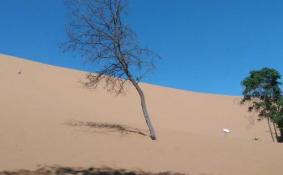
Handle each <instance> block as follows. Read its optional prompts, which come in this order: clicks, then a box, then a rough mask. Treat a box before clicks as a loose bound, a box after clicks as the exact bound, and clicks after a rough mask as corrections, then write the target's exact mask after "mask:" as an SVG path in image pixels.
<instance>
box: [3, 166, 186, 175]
mask: <svg viewBox="0 0 283 175" xmlns="http://www.w3.org/2000/svg"><path fill="white" fill-rule="evenodd" d="M0 175H185V174H182V173H173V172H169V171H168V172H159V173H150V172H144V171H129V170H125V169H112V168H93V167H91V168H75V167H60V166H45V167H40V168H38V169H36V170H17V171H2V172H0Z"/></svg>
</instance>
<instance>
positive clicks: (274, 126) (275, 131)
mask: <svg viewBox="0 0 283 175" xmlns="http://www.w3.org/2000/svg"><path fill="white" fill-rule="evenodd" d="M272 124H273V129H274V133H275V137H276V140H277V141H278V139H279V136H278V133H277V126H276V124H275V123H274V122H272Z"/></svg>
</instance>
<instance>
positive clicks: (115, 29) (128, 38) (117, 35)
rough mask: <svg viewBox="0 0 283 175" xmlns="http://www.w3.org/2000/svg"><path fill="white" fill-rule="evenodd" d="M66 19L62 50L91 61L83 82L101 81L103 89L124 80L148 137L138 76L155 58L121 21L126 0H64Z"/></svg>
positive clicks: (115, 87) (119, 87) (121, 84)
mask: <svg viewBox="0 0 283 175" xmlns="http://www.w3.org/2000/svg"><path fill="white" fill-rule="evenodd" d="M66 4H67V6H68V7H69V9H70V12H71V13H70V21H69V22H68V25H67V30H66V31H67V35H68V40H67V41H66V42H65V43H64V45H63V46H64V48H65V50H66V51H71V52H74V53H78V54H79V55H80V56H82V57H83V58H85V60H87V61H89V63H91V64H93V65H95V70H94V71H95V72H96V73H89V74H88V75H87V78H88V80H89V81H88V82H87V83H86V85H87V86H95V87H96V86H97V85H98V84H99V83H100V82H101V81H103V82H104V83H105V85H106V88H107V90H110V91H114V92H115V93H117V94H120V93H121V92H123V90H124V87H125V85H126V83H127V82H130V83H131V84H132V85H133V86H134V87H135V89H136V90H137V92H138V94H139V96H140V101H141V107H142V111H143V114H144V118H145V120H146V123H147V126H148V128H149V131H150V137H151V139H152V140H155V139H156V134H155V131H154V128H153V125H152V123H151V120H150V117H149V113H148V110H147V107H146V101H145V96H144V93H143V91H142V89H141V87H140V85H139V82H140V80H141V79H142V78H143V77H144V75H146V73H148V72H149V71H150V70H152V69H153V68H154V60H155V59H157V58H159V56H158V55H156V54H155V53H154V52H152V51H151V50H149V49H147V48H141V47H140V44H139V43H138V40H137V36H136V34H135V33H134V32H133V30H132V29H131V28H130V27H129V25H128V24H126V23H124V19H125V13H126V10H127V7H128V6H127V5H128V4H127V1H126V0H67V1H66Z"/></svg>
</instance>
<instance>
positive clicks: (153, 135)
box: [130, 79, 156, 140]
mask: <svg viewBox="0 0 283 175" xmlns="http://www.w3.org/2000/svg"><path fill="white" fill-rule="evenodd" d="M130 81H131V82H132V84H133V85H134V87H135V88H136V90H137V92H138V93H139V96H140V100H141V107H142V111H143V115H144V119H145V121H146V124H147V126H148V129H149V132H150V138H151V139H152V140H156V134H155V131H154V128H153V125H152V123H151V120H150V117H149V114H148V111H147V107H146V102H145V97H144V93H143V91H142V89H141V88H140V86H139V85H138V83H137V82H136V81H135V80H133V79H130Z"/></svg>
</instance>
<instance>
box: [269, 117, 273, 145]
mask: <svg viewBox="0 0 283 175" xmlns="http://www.w3.org/2000/svg"><path fill="white" fill-rule="evenodd" d="M267 123H268V127H269V131H270V135H271V138H272V141H273V142H274V136H273V132H272V129H271V126H270V119H269V117H267Z"/></svg>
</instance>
